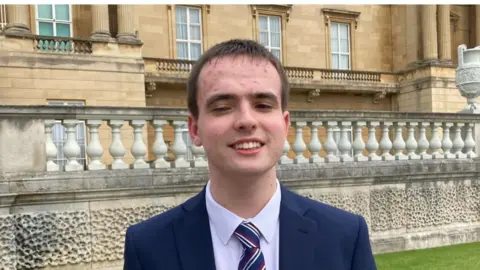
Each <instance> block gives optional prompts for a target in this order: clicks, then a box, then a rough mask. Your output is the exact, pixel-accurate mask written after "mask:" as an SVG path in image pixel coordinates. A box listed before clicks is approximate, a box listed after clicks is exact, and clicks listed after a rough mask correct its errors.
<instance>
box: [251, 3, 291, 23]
mask: <svg viewBox="0 0 480 270" xmlns="http://www.w3.org/2000/svg"><path fill="white" fill-rule="evenodd" d="M292 6H293V5H250V7H251V8H252V16H253V18H258V15H259V13H269V14H271V13H277V14H278V15H285V19H286V21H287V22H288V20H289V18H290V12H291V11H292Z"/></svg>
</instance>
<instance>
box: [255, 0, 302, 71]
mask: <svg viewBox="0 0 480 270" xmlns="http://www.w3.org/2000/svg"><path fill="white" fill-rule="evenodd" d="M292 6H293V5H250V7H251V10H252V17H253V23H252V25H253V29H252V30H253V37H254V39H255V40H256V41H257V42H260V16H278V17H280V28H281V34H280V35H281V39H280V43H281V44H280V59H279V60H280V62H281V63H282V65H284V66H285V65H287V46H286V45H287V39H286V37H287V34H286V32H287V23H288V21H289V18H290V12H291V9H292Z"/></svg>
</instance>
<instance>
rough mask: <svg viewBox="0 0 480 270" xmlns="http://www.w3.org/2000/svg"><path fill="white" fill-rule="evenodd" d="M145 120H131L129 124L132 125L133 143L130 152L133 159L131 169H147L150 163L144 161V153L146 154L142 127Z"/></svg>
mask: <svg viewBox="0 0 480 270" xmlns="http://www.w3.org/2000/svg"><path fill="white" fill-rule="evenodd" d="M145 122H146V121H145V120H131V121H130V126H132V127H133V133H134V136H133V144H132V148H131V152H132V155H133V157H135V161H134V162H133V163H132V164H131V168H132V169H148V168H150V165H149V164H148V163H147V162H146V161H145V154H147V146H146V145H145V141H144V140H143V127H144V126H145Z"/></svg>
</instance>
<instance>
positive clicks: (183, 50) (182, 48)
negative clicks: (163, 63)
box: [177, 42, 188, 59]
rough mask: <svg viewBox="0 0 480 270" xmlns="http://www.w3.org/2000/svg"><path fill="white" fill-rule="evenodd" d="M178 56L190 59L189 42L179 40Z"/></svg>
mask: <svg viewBox="0 0 480 270" xmlns="http://www.w3.org/2000/svg"><path fill="white" fill-rule="evenodd" d="M177 58H178V59H188V44H187V43H186V42H177Z"/></svg>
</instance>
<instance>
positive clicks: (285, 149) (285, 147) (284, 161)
mask: <svg viewBox="0 0 480 270" xmlns="http://www.w3.org/2000/svg"><path fill="white" fill-rule="evenodd" d="M289 151H290V143H289V142H288V140H287V138H285V142H284V143H283V155H282V156H281V157H280V160H279V161H278V164H292V163H293V160H292V159H291V158H289V157H288V152H289Z"/></svg>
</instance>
